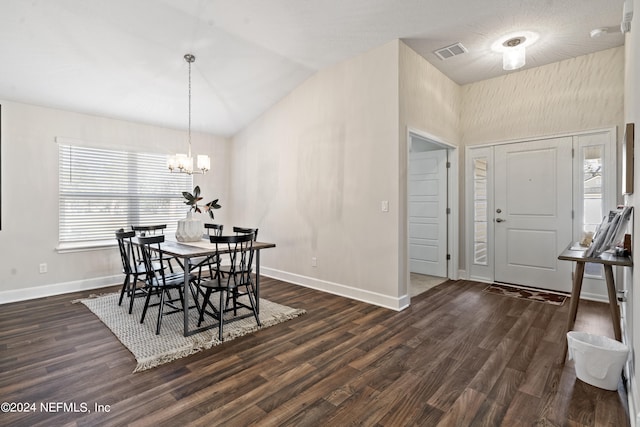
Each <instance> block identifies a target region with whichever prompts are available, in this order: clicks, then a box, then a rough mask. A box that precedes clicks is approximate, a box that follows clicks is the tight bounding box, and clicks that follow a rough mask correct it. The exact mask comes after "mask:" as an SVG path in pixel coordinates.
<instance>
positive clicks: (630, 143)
mask: <svg viewBox="0 0 640 427" xmlns="http://www.w3.org/2000/svg"><path fill="white" fill-rule="evenodd" d="M634 132H635V130H634V124H633V123H627V125H626V126H625V129H624V138H623V139H622V194H633V156H634Z"/></svg>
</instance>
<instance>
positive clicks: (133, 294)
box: [129, 275, 138, 314]
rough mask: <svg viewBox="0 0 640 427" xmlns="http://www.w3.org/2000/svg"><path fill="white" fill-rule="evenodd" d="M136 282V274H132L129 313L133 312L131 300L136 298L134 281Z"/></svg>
mask: <svg viewBox="0 0 640 427" xmlns="http://www.w3.org/2000/svg"><path fill="white" fill-rule="evenodd" d="M137 282H138V276H137V275H134V276H133V285H132V288H133V289H132V290H131V293H130V294H129V314H131V313H132V312H133V300H134V299H136V283H137Z"/></svg>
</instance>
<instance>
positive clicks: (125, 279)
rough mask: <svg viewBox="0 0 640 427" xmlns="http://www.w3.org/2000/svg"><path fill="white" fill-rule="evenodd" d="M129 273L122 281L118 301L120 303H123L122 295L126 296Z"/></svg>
mask: <svg viewBox="0 0 640 427" xmlns="http://www.w3.org/2000/svg"><path fill="white" fill-rule="evenodd" d="M129 278H130V277H129V273H126V274H125V275H124V282H122V290H121V291H120V301H118V305H122V297H124V292H125V290H127V288H128V287H129Z"/></svg>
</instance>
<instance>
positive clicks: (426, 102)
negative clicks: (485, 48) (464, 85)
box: [399, 43, 461, 145]
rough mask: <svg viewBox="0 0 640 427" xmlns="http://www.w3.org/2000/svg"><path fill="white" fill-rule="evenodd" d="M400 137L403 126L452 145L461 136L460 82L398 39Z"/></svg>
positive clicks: (403, 133)
mask: <svg viewBox="0 0 640 427" xmlns="http://www.w3.org/2000/svg"><path fill="white" fill-rule="evenodd" d="M399 64H400V70H399V74H400V132H401V134H400V140H401V141H402V140H405V139H406V129H407V127H410V128H412V129H418V130H422V131H426V132H429V133H430V134H432V135H435V136H437V137H439V138H440V139H442V140H443V141H446V142H448V143H450V144H453V145H458V142H459V140H460V107H461V91H460V86H459V85H458V84H456V83H455V82H453V81H452V80H451V79H449V78H448V77H447V76H445V75H444V74H442V73H441V72H440V70H438V69H437V68H436V67H434V66H433V65H431V64H430V63H429V62H427V61H426V60H425V59H424V58H423V57H421V56H420V55H418V54H417V53H416V52H414V51H413V50H412V49H411V48H410V47H408V46H407V45H405V44H404V43H400V58H399Z"/></svg>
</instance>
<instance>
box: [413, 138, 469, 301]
mask: <svg viewBox="0 0 640 427" xmlns="http://www.w3.org/2000/svg"><path fill="white" fill-rule="evenodd" d="M412 135H413V136H416V137H418V138H421V139H425V140H427V141H428V142H430V143H432V144H434V145H436V146H438V147H440V148H444V149H446V150H447V157H448V161H449V163H450V167H449V168H448V169H447V206H448V208H449V209H450V214H449V215H447V253H448V254H449V255H450V259H449V260H448V262H447V278H449V279H452V280H458V277H459V273H458V265H459V259H460V258H459V250H458V247H459V243H458V236H459V228H460V227H459V197H458V195H459V184H458V182H459V178H458V177H459V166H458V164H459V156H460V150H459V149H458V147H457V146H455V145H453V144H450V143H449V142H447V141H445V140H444V139H442V138H440V137H438V136H435V135H433V134H430V133H428V132H425V131H421V130H418V129H415V128H411V127H407V137H406V140H407V144H406V150H407V151H406V164H405V168H406V171H407V173H406V174H405V175H406V178H405V183H404V186H405V188H408V185H409V174H408V171H409V153H410V151H411V137H412ZM404 203H405V218H404V228H405V230H406V232H405V235H404V249H405V254H406V255H405V256H404V260H403V264H404V271H405V277H406V280H407V283H406V289H407V295H408V289H409V281H410V271H409V270H410V269H409V209H408V207H409V198H408V196H407V195H406V194H405V200H404Z"/></svg>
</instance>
